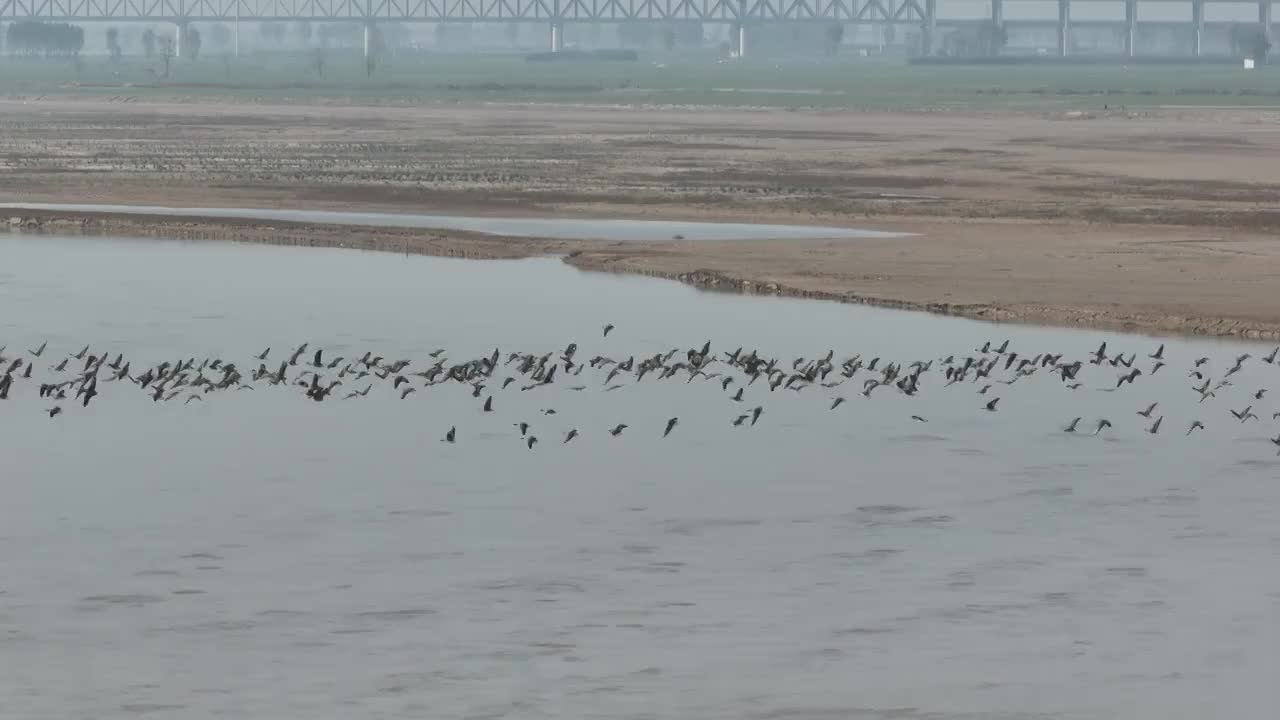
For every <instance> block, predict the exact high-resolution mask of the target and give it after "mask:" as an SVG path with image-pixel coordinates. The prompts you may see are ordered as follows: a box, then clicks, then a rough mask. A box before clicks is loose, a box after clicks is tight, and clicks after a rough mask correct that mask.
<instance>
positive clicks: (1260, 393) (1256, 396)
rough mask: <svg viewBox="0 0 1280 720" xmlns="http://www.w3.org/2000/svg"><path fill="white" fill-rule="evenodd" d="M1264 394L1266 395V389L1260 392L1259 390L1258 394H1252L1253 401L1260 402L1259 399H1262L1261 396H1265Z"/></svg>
mask: <svg viewBox="0 0 1280 720" xmlns="http://www.w3.org/2000/svg"><path fill="white" fill-rule="evenodd" d="M1266 394H1267V389H1266V388H1263V389H1261V390H1259V391H1258V392H1256V393H1254V394H1253V399H1254V400H1261V399H1262V396H1263V395H1266Z"/></svg>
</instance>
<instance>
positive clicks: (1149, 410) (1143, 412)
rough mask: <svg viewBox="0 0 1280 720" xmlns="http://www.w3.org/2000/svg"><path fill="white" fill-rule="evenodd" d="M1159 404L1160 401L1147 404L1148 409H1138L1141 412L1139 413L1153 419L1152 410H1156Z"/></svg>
mask: <svg viewBox="0 0 1280 720" xmlns="http://www.w3.org/2000/svg"><path fill="white" fill-rule="evenodd" d="M1159 404H1160V403H1158V402H1153V403H1151V404H1150V405H1149V406H1147V409H1146V410H1139V411H1138V414H1139V415H1141V416H1142V417H1144V418H1146V419H1148V420H1150V419H1151V412H1152V411H1153V410H1155V409H1156V406H1157V405H1159Z"/></svg>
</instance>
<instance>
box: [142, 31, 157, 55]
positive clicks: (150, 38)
mask: <svg viewBox="0 0 1280 720" xmlns="http://www.w3.org/2000/svg"><path fill="white" fill-rule="evenodd" d="M142 54H143V56H145V57H146V58H147V59H148V60H150V59H151V58H152V57H153V56H155V54H156V31H155V30H152V29H151V28H147V29H146V30H143V31H142Z"/></svg>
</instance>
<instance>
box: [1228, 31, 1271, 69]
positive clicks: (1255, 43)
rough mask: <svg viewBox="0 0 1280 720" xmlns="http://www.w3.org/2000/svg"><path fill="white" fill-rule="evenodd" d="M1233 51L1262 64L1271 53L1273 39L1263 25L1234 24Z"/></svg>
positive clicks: (1232, 35)
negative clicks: (1268, 35) (1269, 37)
mask: <svg viewBox="0 0 1280 720" xmlns="http://www.w3.org/2000/svg"><path fill="white" fill-rule="evenodd" d="M1231 53H1232V54H1233V55H1236V56H1238V57H1246V58H1250V59H1252V60H1253V61H1254V62H1255V63H1257V64H1259V65H1261V64H1263V63H1265V62H1266V61H1267V56H1268V55H1270V54H1271V40H1269V39H1268V38H1267V33H1266V31H1265V30H1263V28H1262V26H1261V25H1232V26H1231Z"/></svg>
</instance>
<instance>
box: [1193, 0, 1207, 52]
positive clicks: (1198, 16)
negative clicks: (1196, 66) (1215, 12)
mask: <svg viewBox="0 0 1280 720" xmlns="http://www.w3.org/2000/svg"><path fill="white" fill-rule="evenodd" d="M1203 44H1204V0H1191V55H1192V57H1200V54H1201V52H1202V51H1203Z"/></svg>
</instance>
